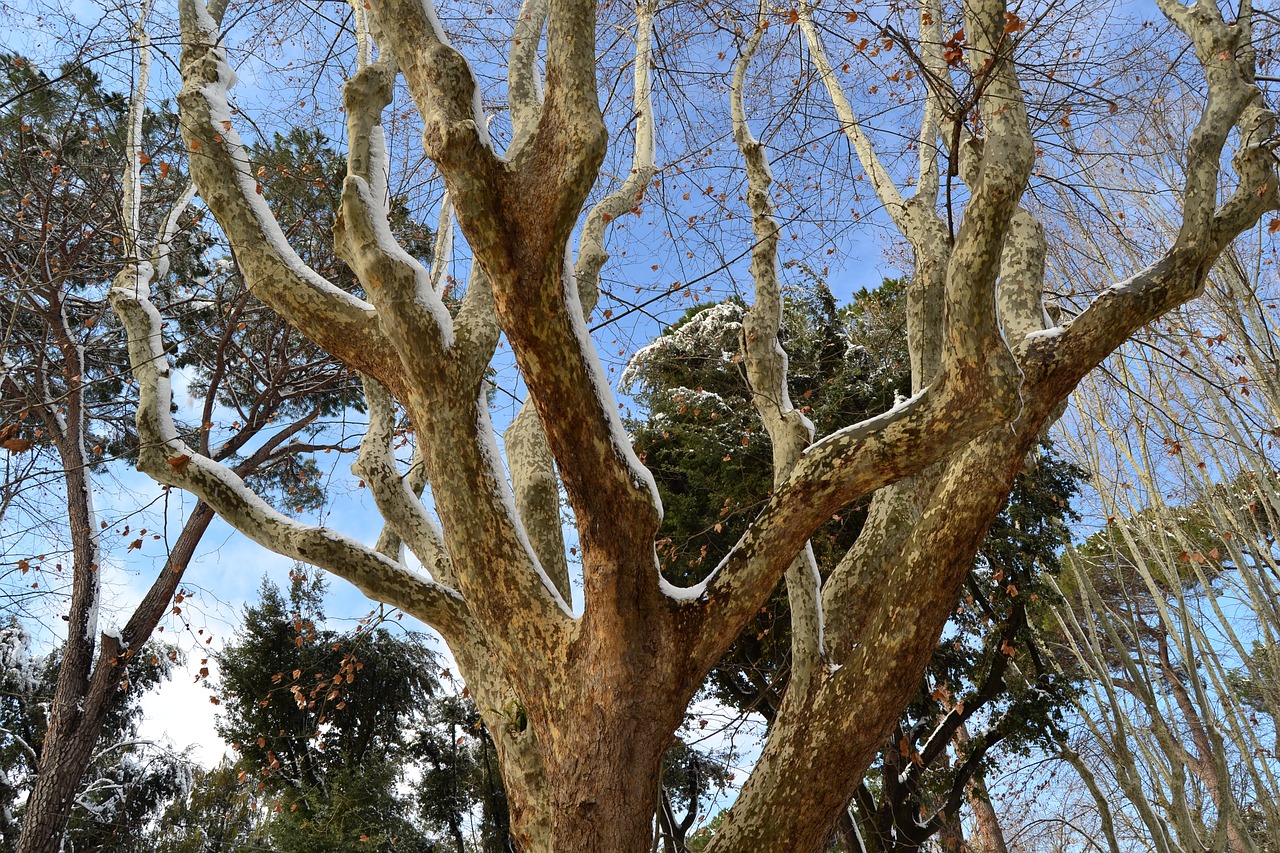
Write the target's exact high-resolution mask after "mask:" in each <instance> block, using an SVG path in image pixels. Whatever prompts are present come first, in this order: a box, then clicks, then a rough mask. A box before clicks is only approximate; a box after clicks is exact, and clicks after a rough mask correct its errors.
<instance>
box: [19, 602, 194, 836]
mask: <svg viewBox="0 0 1280 853" xmlns="http://www.w3.org/2000/svg"><path fill="white" fill-rule="evenodd" d="M170 651H171V650H170V649H168V648H166V647H163V646H161V645H159V644H155V643H152V644H149V645H148V646H146V647H144V648H143V649H142V650H141V653H140V654H138V655H135V656H133V657H132V658H131V659H130V660H129V662H128V663H127V664H126V666H125V668H124V672H125V676H124V680H123V681H122V683H121V684H120V687H119V694H118V695H117V696H116V697H114V701H113V703H112V706H111V709H110V710H109V712H108V713H107V715H106V718H105V719H104V721H103V724H102V731H101V735H100V737H99V741H98V745H97V748H96V749H94V750H93V752H92V754H91V756H90V761H89V764H88V766H87V768H86V770H85V773H84V778H83V779H82V780H81V782H80V786H79V790H77V791H76V793H75V799H74V801H73V802H72V803H71V804H70V806H69V809H68V811H69V813H70V818H69V826H68V829H67V833H66V845H67V848H68V849H71V850H102V851H110V852H111V853H133V851H141V850H143V849H146V848H145V847H144V846H140V845H141V841H142V839H143V837H144V836H145V831H146V829H147V828H148V824H149V823H150V821H151V820H152V819H153V818H155V817H156V816H158V813H159V812H160V810H161V809H162V807H163V805H164V803H165V802H167V801H168V800H169V799H171V798H172V797H174V796H176V795H178V794H179V793H185V786H186V784H187V783H188V782H189V775H190V768H189V766H188V764H187V761H186V759H185V757H184V756H181V755H178V754H175V753H173V752H172V751H171V750H169V749H166V748H164V747H162V746H160V745H158V744H154V743H150V742H147V741H145V740H142V739H140V738H139V737H138V726H139V723H140V722H141V721H142V708H141V705H140V699H141V698H142V696H143V695H144V694H146V693H147V692H148V691H149V690H152V689H154V688H155V687H157V686H158V685H159V684H160V683H161V682H162V681H164V680H165V679H167V678H168V677H169V675H170V671H171V667H172V664H171V662H170V660H169V652H170ZM60 663H61V659H60V654H59V653H58V652H57V651H55V652H50V653H47V654H43V655H41V654H36V653H35V652H34V651H33V649H32V648H31V638H30V636H29V635H28V634H27V632H26V630H25V629H24V628H23V627H22V625H21V624H20V623H18V622H17V621H14V622H11V623H10V624H8V625H6V626H5V627H4V628H0V691H2V694H0V695H2V696H3V698H2V699H0V815H3V817H2V818H0V849H4V850H6V851H11V850H14V849H16V847H17V845H18V840H19V831H20V829H21V827H22V825H23V824H24V823H25V814H24V813H25V811H26V810H27V808H29V798H30V795H31V790H32V788H33V787H34V783H35V781H36V778H37V773H38V771H39V770H40V767H41V766H42V765H41V753H43V752H44V751H45V750H46V749H48V748H49V746H48V741H47V738H46V735H47V731H48V727H49V722H50V720H49V717H50V710H51V709H50V703H49V700H50V698H51V697H52V696H53V694H54V690H55V688H56V683H57V678H58V673H59V671H60Z"/></svg>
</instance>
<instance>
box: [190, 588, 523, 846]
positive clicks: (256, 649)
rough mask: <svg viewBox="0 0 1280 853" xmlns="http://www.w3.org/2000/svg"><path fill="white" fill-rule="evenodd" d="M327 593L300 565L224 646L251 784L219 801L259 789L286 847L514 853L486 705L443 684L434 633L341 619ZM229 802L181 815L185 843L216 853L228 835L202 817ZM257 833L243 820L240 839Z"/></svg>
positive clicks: (229, 715)
mask: <svg viewBox="0 0 1280 853" xmlns="http://www.w3.org/2000/svg"><path fill="white" fill-rule="evenodd" d="M323 594H324V584H323V582H322V581H321V580H320V579H319V578H311V577H309V576H307V575H306V574H305V573H304V572H302V571H301V570H295V572H294V573H293V575H292V583H291V585H290V588H289V590H288V592H287V593H282V592H281V591H280V590H279V589H277V588H276V587H274V586H273V585H271V584H269V583H264V584H263V587H262V593H261V598H260V601H259V602H258V603H257V604H255V605H252V606H249V607H247V608H246V610H245V619H244V625H243V628H242V629H241V631H240V632H239V633H238V634H237V636H236V638H235V639H234V641H233V642H231V643H230V644H229V645H228V646H227V647H226V648H225V649H224V650H223V651H222V652H221V653H220V654H219V656H218V664H219V671H220V674H221V679H222V681H221V695H222V700H221V704H222V707H223V710H224V715H223V717H222V719H221V721H220V722H219V727H218V731H219V734H221V735H222V737H223V738H225V739H226V740H227V741H228V742H229V743H231V744H232V745H233V748H234V749H235V750H236V752H237V758H236V760H235V762H234V765H233V768H234V770H235V777H236V780H237V783H238V784H239V785H240V786H241V793H240V794H238V795H234V794H233V792H231V791H230V790H228V791H227V793H226V794H224V795H223V797H222V799H221V800H219V801H218V802H219V803H221V802H223V801H230V802H241V801H240V800H237V799H236V796H239V797H243V796H249V797H252V798H253V799H254V800H255V801H256V802H258V803H259V804H260V805H261V806H262V807H263V808H264V809H265V814H266V817H265V818H264V820H263V824H262V826H261V827H260V828H257V829H254V830H253V832H256V833H257V836H258V837H260V838H261V839H263V840H264V841H265V843H268V844H269V846H271V847H272V849H276V850H280V851H283V853H313V851H321V850H323V851H343V850H350V851H365V853H368V851H388V853H389V852H390V851H418V850H423V851H426V850H453V851H457V853H464V851H467V850H470V849H472V848H471V845H472V842H473V835H475V836H478V838H476V839H475V840H476V841H477V842H478V843H479V844H480V848H481V849H482V850H484V851H500V850H506V849H507V846H506V844H507V843H508V842H507V831H506V808H505V803H504V802H503V799H502V796H501V785H500V783H498V781H497V773H496V768H495V766H494V759H493V757H492V745H491V744H490V743H489V741H488V739H487V735H486V734H485V733H484V731H483V729H482V727H481V726H480V723H479V716H478V714H477V713H476V711H475V708H474V706H472V705H471V703H470V702H469V700H465V699H464V698H462V697H459V696H453V695H448V694H445V693H444V692H443V689H442V687H441V684H440V681H439V679H438V677H437V675H436V674H437V673H439V672H440V671H441V665H440V662H439V660H438V659H437V657H436V655H435V654H434V653H433V652H432V651H431V650H430V649H429V648H428V647H427V646H426V645H425V643H424V642H423V641H422V639H421V638H419V637H416V636H407V637H397V636H395V635H394V634H392V632H391V630H389V627H388V626H387V625H384V624H372V625H366V624H361V625H360V626H358V627H357V628H356V629H355V630H354V631H350V632H340V631H336V630H334V629H332V628H329V627H328V626H327V625H326V622H325V616H324V611H323V606H322V604H323ZM217 781H218V782H219V784H221V785H223V786H224V787H225V786H227V785H228V784H229V783H228V781H227V779H226V778H225V777H223V776H219V777H217ZM220 807H221V806H217V805H215V807H213V808H210V807H209V806H206V805H202V804H200V803H197V802H195V801H194V800H193V801H192V802H191V803H189V804H188V805H187V806H185V807H183V809H185V816H184V811H183V809H178V810H175V811H172V812H171V816H172V817H173V819H175V820H176V819H179V818H182V819H185V820H190V821H192V822H193V827H192V828H189V829H187V830H186V833H187V835H188V837H189V838H190V839H192V840H190V841H188V842H186V843H187V846H185V847H182V848H180V849H181V850H184V851H185V850H213V849H214V848H213V847H210V846H208V845H207V844H206V846H204V847H201V846H198V845H199V844H200V843H204V842H200V841H199V839H201V838H206V837H210V836H213V835H214V834H215V832H216V831H217V830H218V827H217V825H216V822H215V825H214V826H213V827H206V826H203V825H202V824H203V822H204V821H206V820H208V819H209V818H214V819H216V818H217V815H218V813H219V812H218V808H220ZM237 808H239V807H237ZM223 813H225V809H224V811H223ZM477 815H478V816H479V817H480V821H479V822H480V826H479V827H476V828H475V829H476V831H475V832H474V833H473V826H472V821H473V820H474V819H475V817H476V816H477ZM249 830H250V828H249V827H248V826H247V825H245V824H244V823H243V822H242V824H241V825H240V826H239V829H238V830H237V833H238V834H237V835H236V837H238V838H239V837H247V836H248V835H249V834H251V833H250V831H249ZM222 832H223V836H219V837H225V835H226V831H225V828H224V829H223V830H222ZM228 849H233V848H228Z"/></svg>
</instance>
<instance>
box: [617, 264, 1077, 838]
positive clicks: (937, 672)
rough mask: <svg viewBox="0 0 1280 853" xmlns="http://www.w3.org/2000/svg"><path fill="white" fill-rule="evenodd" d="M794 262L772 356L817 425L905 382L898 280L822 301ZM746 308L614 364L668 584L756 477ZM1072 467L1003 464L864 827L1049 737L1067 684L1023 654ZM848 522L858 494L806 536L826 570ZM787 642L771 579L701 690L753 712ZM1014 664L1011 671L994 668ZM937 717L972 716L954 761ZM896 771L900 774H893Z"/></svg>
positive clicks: (1031, 644) (678, 331) (914, 815)
mask: <svg viewBox="0 0 1280 853" xmlns="http://www.w3.org/2000/svg"><path fill="white" fill-rule="evenodd" d="M801 271H802V272H804V273H805V274H806V275H807V276H808V277H809V278H810V279H811V281H810V282H809V284H808V285H807V287H806V289H804V290H799V289H797V290H791V291H788V292H787V294H786V296H785V299H784V310H783V323H782V329H781V331H780V335H779V337H780V339H781V341H782V344H783V348H784V349H785V350H786V352H787V356H788V367H789V371H788V392H789V395H790V398H791V400H792V403H793V405H795V406H797V407H798V408H800V410H801V411H802V412H803V413H804V414H805V415H807V416H808V417H809V419H810V420H811V421H812V422H813V424H814V431H815V436H816V437H821V436H823V435H826V434H829V433H831V432H833V431H835V430H838V429H840V428H842V427H845V426H848V425H850V424H853V423H856V422H858V421H861V420H864V419H865V418H868V417H871V416H873V415H876V414H878V413H880V412H882V411H885V410H887V409H888V408H890V407H891V406H892V405H893V404H894V401H895V399H897V398H899V397H901V396H903V395H905V394H907V393H908V392H909V388H910V379H909V373H910V368H909V356H908V353H907V350H906V321H905V311H906V305H905V302H906V300H905V294H904V287H903V283H902V282H899V281H886V282H885V283H884V284H883V285H882V286H881V287H880V288H878V289H877V290H875V291H863V292H862V293H859V294H858V295H857V297H856V298H855V300H854V301H853V303H852V304H851V305H849V306H847V307H845V308H837V306H836V304H835V300H834V299H833V298H832V295H831V293H830V291H829V290H828V289H827V288H826V286H825V284H824V283H823V282H822V281H821V279H819V278H818V277H817V276H814V275H812V273H811V272H810V271H808V270H807V269H805V268H803V267H801ZM744 312H745V308H744V306H743V305H741V304H740V303H738V302H735V301H728V302H722V303H719V304H716V305H710V306H698V307H695V308H692V309H690V310H689V311H688V312H687V313H686V315H685V316H684V317H683V318H682V319H681V320H680V321H678V322H677V323H675V324H674V325H673V326H672V327H671V328H670V329H668V330H667V331H666V333H665V334H664V335H663V336H662V337H660V338H659V339H658V340H656V341H655V342H654V343H653V344H651V345H649V346H648V347H646V348H645V349H643V350H641V352H640V353H638V354H637V355H636V357H635V358H634V359H633V360H632V363H631V365H629V366H628V369H627V372H626V373H625V374H624V377H623V382H624V387H625V388H628V389H630V390H631V391H632V393H633V394H634V396H635V398H636V400H637V401H638V402H639V403H640V404H641V405H642V406H644V408H645V410H646V412H647V416H646V417H645V418H643V419H636V420H633V421H632V422H631V423H629V424H628V428H629V430H630V431H631V434H632V436H633V440H634V443H635V447H636V450H637V452H638V453H639V454H640V455H641V458H642V459H643V460H644V461H645V462H646V464H647V465H648V466H649V468H650V470H651V471H653V473H654V477H655V479H656V481H657V483H658V489H659V492H660V494H661V496H662V501H663V506H664V508H665V510H666V513H665V517H664V520H663V529H662V537H663V538H661V539H660V541H659V555H660V557H661V559H662V567H663V571H664V572H665V573H666V574H667V575H668V577H670V578H671V579H672V580H676V581H680V582H685V583H688V582H696V581H698V580H701V579H702V578H703V577H705V576H706V575H707V574H708V573H709V572H710V571H711V569H712V568H713V567H714V566H715V565H716V564H717V563H718V562H719V561H720V559H722V558H723V557H724V556H725V554H726V553H728V550H729V549H730V548H731V547H732V545H733V544H734V543H735V542H736V541H737V540H738V538H739V537H740V536H741V535H742V533H743V531H744V530H745V528H746V526H747V525H748V524H749V523H750V522H751V520H752V519H753V518H754V517H755V515H756V513H757V512H758V511H759V509H760V508H761V506H762V505H763V504H764V502H765V500H767V497H768V494H769V490H770V488H771V486H772V458H771V449H770V445H769V441H768V437H767V436H766V435H765V434H764V431H763V428H762V426H761V424H760V420H759V416H758V415H757V414H756V412H755V409H754V407H753V406H752V404H751V397H750V392H749V389H748V387H747V382H746V378H745V374H744V370H743V368H742V366H741V364H740V360H741V359H740V356H739V352H740V348H739V341H738V338H739V335H740V334H741V328H742V326H741V324H742V317H743V315H744ZM1083 476H1084V472H1082V471H1080V470H1079V469H1078V468H1075V467H1074V466H1072V465H1070V464H1069V463H1066V462H1064V461H1062V460H1060V459H1058V458H1056V457H1055V456H1054V455H1053V453H1052V449H1051V448H1050V447H1048V446H1046V447H1045V448H1044V450H1043V452H1042V453H1041V454H1040V457H1039V460H1038V463H1037V464H1036V465H1035V466H1034V467H1033V468H1032V469H1031V470H1030V471H1029V472H1027V473H1026V474H1024V475H1023V476H1021V477H1019V478H1018V481H1017V483H1016V485H1015V487H1014V490H1013V493H1012V495H1011V497H1010V500H1009V502H1008V503H1007V505H1006V506H1005V508H1004V510H1003V511H1002V512H1001V514H1000V515H999V517H998V518H997V519H996V520H995V522H994V523H993V524H992V527H991V530H990V532H989V534H988V536H987V538H986V540H985V542H984V544H983V547H982V550H981V552H980V554H979V557H978V559H977V561H976V563H975V566H974V569H973V572H972V573H971V575H970V578H969V580H968V585H967V594H966V595H965V597H964V599H963V601H962V602H961V604H960V607H959V609H958V610H957V611H956V613H955V615H954V617H953V619H952V620H951V622H950V623H949V625H948V628H947V633H946V635H945V636H944V637H943V638H942V641H941V642H940V644H939V646H938V649H937V651H936V653H935V654H934V657H933V659H932V661H931V663H930V666H929V668H928V670H927V672H926V674H925V678H924V680H923V681H922V683H921V689H920V691H919V693H918V694H917V696H916V698H915V700H914V701H913V702H912V703H911V705H910V706H909V707H908V708H907V709H906V711H905V712H904V714H903V717H902V718H901V720H900V721H899V723H898V726H897V730H896V732H895V734H894V736H893V739H892V742H891V743H890V744H889V745H888V746H887V747H886V749H885V750H884V752H883V753H882V763H881V765H882V766H881V769H880V770H878V771H875V772H873V773H872V774H871V775H870V776H869V777H868V779H867V782H866V785H865V786H864V789H863V791H864V794H865V796H864V797H862V799H861V802H860V808H861V810H862V812H863V814H862V815H861V821H860V822H861V823H862V824H863V825H864V826H865V828H866V830H867V831H869V832H877V831H879V829H877V827H879V828H881V829H883V830H884V831H885V832H892V831H893V827H894V826H895V825H897V824H899V823H901V822H903V821H906V820H908V818H907V815H910V816H911V817H910V822H911V823H912V824H913V825H915V824H916V823H918V820H917V819H918V817H919V816H920V815H921V814H929V813H932V812H933V811H936V810H937V809H939V808H949V809H950V810H951V812H952V813H954V811H955V809H957V808H959V802H960V801H959V800H958V799H956V798H955V797H954V796H953V794H954V793H955V792H957V791H959V792H962V791H963V787H964V784H965V782H966V781H967V780H968V779H970V778H971V777H972V776H973V775H974V774H975V773H978V772H981V770H982V769H983V767H984V766H985V764H986V763H988V762H989V761H990V757H989V756H990V752H989V751H990V750H991V748H992V747H994V746H995V745H997V744H1001V745H1002V747H1003V748H1005V749H1014V750H1019V751H1025V750H1027V749H1030V748H1031V747H1032V746H1033V745H1036V744H1041V745H1043V744H1047V743H1049V742H1051V741H1052V740H1053V739H1054V737H1055V736H1056V735H1057V734H1058V732H1059V727H1060V725H1061V722H1062V709H1063V708H1064V707H1065V705H1066V704H1067V703H1068V701H1069V700H1070V698H1071V696H1072V695H1073V691H1074V690H1075V685H1074V684H1073V683H1072V682H1071V681H1070V680H1069V679H1066V678H1063V677H1060V676H1058V675H1057V674H1056V673H1055V672H1054V671H1053V668H1052V667H1050V666H1047V665H1045V664H1046V662H1044V661H1041V660H1040V659H1039V652H1038V651H1037V645H1036V642H1035V640H1034V632H1035V626H1036V625H1037V624H1039V623H1040V622H1042V621H1044V619H1045V618H1046V616H1045V613H1046V612H1047V611H1046V608H1047V607H1048V605H1049V603H1050V602H1051V601H1052V600H1053V593H1052V591H1051V586H1050V585H1049V584H1048V583H1047V581H1046V578H1047V577H1048V576H1053V575H1056V574H1057V573H1058V571H1059V569H1060V566H1059V563H1058V554H1059V552H1060V551H1061V549H1062V548H1063V546H1064V545H1065V544H1066V543H1067V541H1068V539H1069V536H1068V529H1067V525H1068V524H1069V523H1070V522H1071V521H1073V520H1075V515H1074V513H1073V512H1072V511H1071V509H1070V501H1071V499H1072V498H1073V497H1074V496H1075V494H1076V492H1077V490H1078V484H1079V482H1080V480H1081V479H1082V478H1083ZM864 518H865V508H864V507H863V506H854V507H851V508H849V509H847V510H846V511H844V512H842V513H841V514H840V515H839V516H838V517H837V518H835V519H833V520H832V522H831V523H830V524H828V525H826V526H825V527H824V528H823V529H822V530H820V531H819V532H818V534H817V535H816V536H815V537H814V539H813V546H814V551H815V556H816V557H817V560H818V565H819V566H820V568H821V569H822V570H823V571H824V572H826V571H830V570H831V569H832V568H833V567H834V566H835V565H836V564H837V563H838V561H839V560H840V558H841V557H842V556H843V554H844V553H845V552H846V551H847V550H848V549H849V547H850V546H851V545H852V544H853V543H854V541H856V539H857V536H858V533H859V532H860V530H861V527H862V524H863V521H864ZM789 655H790V629H789V619H788V609H787V604H786V597H785V592H784V589H783V588H782V587H781V586H780V587H779V589H778V590H777V592H776V593H775V594H774V596H773V598H772V599H771V600H770V601H769V603H768V604H767V605H766V607H764V608H763V609H762V610H761V612H760V613H759V614H758V615H757V616H756V618H755V619H754V620H753V621H752V623H751V624H750V625H748V627H747V630H746V631H745V632H744V633H743V634H742V636H741V637H739V638H738V640H737V641H736V642H735V644H734V646H733V647H732V648H731V649H730V651H729V653H728V654H727V655H726V656H725V658H724V659H723V660H722V661H720V663H719V664H718V665H717V667H716V668H715V669H714V670H713V671H712V673H711V675H710V677H709V679H708V686H709V688H710V689H711V691H712V692H713V693H714V694H715V696H716V697H717V698H718V699H720V700H721V701H723V702H725V703H726V704H729V705H730V706H733V707H736V708H738V709H741V710H744V711H745V710H755V711H758V712H759V713H761V714H762V715H763V716H764V717H765V718H766V720H769V719H771V718H772V716H773V713H774V712H775V711H776V708H777V705H778V703H779V701H780V697H781V695H782V691H783V688H784V686H785V680H786V672H787V667H788V661H789ZM1013 661H1016V662H1017V664H1018V666H1017V667H1016V668H1011V667H1010V666H1009V664H1010V663H1011V662H1013ZM1011 672H1017V673H1019V675H1018V676H1017V677H1014V676H1012V675H1011ZM953 712H954V713H953ZM949 716H950V719H951V723H950V725H951V729H950V731H951V732H954V731H955V729H957V728H958V727H959V725H960V724H961V723H965V724H967V725H971V726H977V725H979V724H981V728H982V731H981V732H978V733H977V734H976V735H975V736H974V737H973V739H972V740H971V741H970V742H969V744H968V746H967V747H966V748H965V749H964V750H962V751H961V753H960V754H959V755H958V756H957V759H958V760H956V761H951V760H948V756H949V755H951V752H950V747H951V737H950V736H947V737H945V738H943V739H942V740H941V742H939V741H936V740H935V741H934V742H933V743H932V748H930V749H926V743H927V742H928V741H929V737H930V735H931V734H932V733H933V732H934V731H935V730H936V729H937V728H938V724H939V721H941V720H943V719H946V718H948V717H949ZM669 761H670V757H669ZM912 767H914V768H915V769H914V770H911V769H910V768H912ZM884 774H892V776H893V779H894V780H895V783H894V784H893V785H891V786H886V785H884V784H883V783H882V779H883V778H885V777H884ZM900 777H902V778H907V777H909V780H910V781H909V782H907V783H898V782H897V781H896V780H897V779H899V778H900ZM922 831H923V830H922ZM932 831H933V830H931V829H930V830H928V831H927V832H924V834H923V837H922V838H921V839H920V843H923V840H924V838H927V837H928V835H929V834H931V832H932ZM886 837H887V836H886ZM691 849H694V848H692V847H691Z"/></svg>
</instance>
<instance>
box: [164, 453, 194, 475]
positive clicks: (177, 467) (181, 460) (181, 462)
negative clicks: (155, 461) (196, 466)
mask: <svg viewBox="0 0 1280 853" xmlns="http://www.w3.org/2000/svg"><path fill="white" fill-rule="evenodd" d="M165 462H166V463H167V464H168V465H169V467H170V468H172V469H173V473H175V474H181V473H183V472H184V471H186V470H187V466H188V465H190V464H191V456H190V455H189V454H186V453H183V454H181V455H178V456H170V457H169V458H168V459H166V460H165Z"/></svg>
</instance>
